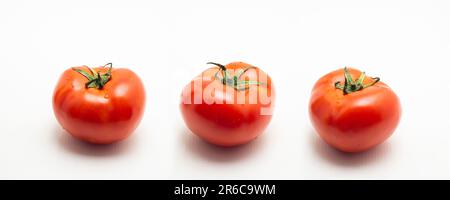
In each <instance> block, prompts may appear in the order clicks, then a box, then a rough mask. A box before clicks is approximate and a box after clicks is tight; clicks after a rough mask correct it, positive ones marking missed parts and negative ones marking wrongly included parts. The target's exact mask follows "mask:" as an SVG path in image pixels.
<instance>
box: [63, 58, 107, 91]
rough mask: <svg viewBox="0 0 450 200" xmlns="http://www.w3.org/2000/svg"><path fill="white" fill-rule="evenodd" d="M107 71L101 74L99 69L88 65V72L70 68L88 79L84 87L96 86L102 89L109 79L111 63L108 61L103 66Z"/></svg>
mask: <svg viewBox="0 0 450 200" xmlns="http://www.w3.org/2000/svg"><path fill="white" fill-rule="evenodd" d="M107 66H109V68H108V71H107V72H106V73H104V74H101V73H100V71H95V70H94V69H92V68H90V67H88V69H89V72H86V71H84V70H82V69H78V68H72V69H73V70H74V71H76V72H78V73H80V74H81V75H83V76H84V77H86V78H87V79H88V81H87V82H86V84H85V87H86V88H97V89H99V90H101V89H103V87H104V86H105V85H106V84H107V83H108V82H109V81H110V80H111V78H112V76H111V71H112V63H108V64H106V65H104V66H103V67H107Z"/></svg>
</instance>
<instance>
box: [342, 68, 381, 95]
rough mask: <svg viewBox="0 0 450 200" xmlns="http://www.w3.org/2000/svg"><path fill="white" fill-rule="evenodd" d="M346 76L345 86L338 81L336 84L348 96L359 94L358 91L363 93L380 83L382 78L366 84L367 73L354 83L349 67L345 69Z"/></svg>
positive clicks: (376, 78)
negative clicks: (364, 90) (354, 93)
mask: <svg viewBox="0 0 450 200" xmlns="http://www.w3.org/2000/svg"><path fill="white" fill-rule="evenodd" d="M344 76H345V82H344V85H341V82H340V81H338V82H336V83H335V84H334V86H335V87H336V89H340V90H342V91H344V95H347V94H350V93H353V92H357V91H361V90H363V89H365V88H368V87H371V86H373V85H375V84H376V83H378V82H379V81H380V78H378V77H375V78H372V79H373V80H374V81H373V82H371V83H369V84H364V80H365V79H366V73H365V72H363V73H361V76H359V78H358V80H356V81H354V80H353V78H352V75H351V74H350V72H349V71H348V68H347V67H345V68H344Z"/></svg>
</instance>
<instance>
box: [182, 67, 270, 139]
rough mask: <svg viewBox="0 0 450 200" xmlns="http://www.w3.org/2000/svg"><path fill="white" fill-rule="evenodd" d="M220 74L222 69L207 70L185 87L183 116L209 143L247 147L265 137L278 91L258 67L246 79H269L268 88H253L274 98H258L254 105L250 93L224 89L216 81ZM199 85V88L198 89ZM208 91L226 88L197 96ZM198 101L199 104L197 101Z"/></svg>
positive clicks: (266, 85) (232, 68)
mask: <svg viewBox="0 0 450 200" xmlns="http://www.w3.org/2000/svg"><path fill="white" fill-rule="evenodd" d="M249 66H251V65H249V64H247V63H243V62H234V63H230V64H228V65H226V68H227V69H228V70H238V69H242V68H245V67H249ZM217 71H218V68H215V67H214V68H210V69H208V70H206V71H204V72H203V73H202V74H201V75H199V76H197V77H196V78H195V79H194V80H192V81H191V83H190V84H188V85H187V86H186V87H185V88H184V90H183V95H182V97H181V104H180V109H181V114H182V116H183V119H184V121H185V122H186V125H187V127H188V128H189V129H190V130H191V131H192V132H193V133H194V134H196V135H197V136H199V137H200V138H202V139H204V140H205V141H207V142H208V143H211V144H214V145H217V146H223V147H233V146H238V145H242V144H246V143H248V142H250V141H252V140H254V139H255V138H257V137H258V136H259V135H261V134H262V133H263V131H264V130H265V129H266V127H267V126H268V124H269V122H270V120H271V118H272V115H271V111H273V106H274V99H275V91H274V88H273V86H272V81H271V78H270V77H269V76H268V75H267V74H266V73H264V72H262V71H261V70H260V69H258V68H255V70H254V71H252V72H251V73H246V74H245V76H246V77H247V78H246V80H261V78H260V77H259V76H265V77H266V78H264V82H265V83H267V84H265V85H264V86H263V85H253V86H250V87H251V88H252V89H253V91H257V93H258V95H263V96H267V97H270V99H271V100H270V102H269V101H265V102H262V101H261V100H260V99H258V101H257V102H255V103H254V104H253V103H250V101H248V100H249V99H250V96H251V94H250V93H251V92H250V90H247V91H237V90H235V89H233V88H230V87H228V86H224V85H223V84H222V83H221V82H220V81H218V80H216V79H215V78H214V74H215V73H216V72H217ZM196 84H198V85H199V87H195V86H194V85H196ZM208 88H223V89H217V90H215V91H214V92H213V94H214V95H212V96H211V97H204V96H196V94H202V93H205V92H208ZM253 94H255V93H253ZM195 98H197V101H198V103H195V102H194V101H195ZM233 98H234V100H235V101H234V103H212V104H211V103H208V102H227V100H230V99H233ZM244 99H245V100H247V101H245V100H244ZM186 102H191V103H186ZM228 102H230V101H228ZM237 102H245V103H237ZM261 110H266V111H267V110H270V113H265V114H262V113H261Z"/></svg>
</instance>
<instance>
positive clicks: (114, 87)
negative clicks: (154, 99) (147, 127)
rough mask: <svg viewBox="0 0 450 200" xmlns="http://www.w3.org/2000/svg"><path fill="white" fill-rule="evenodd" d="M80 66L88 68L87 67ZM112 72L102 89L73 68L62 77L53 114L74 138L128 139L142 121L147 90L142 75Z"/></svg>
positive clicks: (120, 70) (104, 141)
mask: <svg viewBox="0 0 450 200" xmlns="http://www.w3.org/2000/svg"><path fill="white" fill-rule="evenodd" d="M78 68H79V69H83V70H85V71H88V68H87V67H85V66H82V67H78ZM94 70H99V71H103V72H105V70H106V69H105V68H94ZM111 73H112V78H111V80H110V81H109V82H108V83H107V84H106V85H105V86H104V88H103V89H97V88H89V89H87V88H86V87H85V83H86V82H87V79H86V78H85V77H84V76H82V75H81V74H79V73H78V72H75V71H74V70H72V69H68V70H66V71H65V72H64V73H63V74H62V76H61V78H60V79H59V81H58V84H57V85H56V88H55V91H54V94H53V110H54V114H55V116H56V119H57V120H58V122H59V123H60V124H61V126H62V127H63V128H64V129H65V130H66V131H67V132H68V133H70V134H71V135H72V136H74V137H75V138H78V139H80V140H82V141H86V142H89V143H94V144H110V143H114V142H117V141H120V140H123V139H125V138H127V137H128V136H129V135H130V134H131V133H132V132H133V131H134V130H135V129H136V127H137V126H138V124H139V122H140V121H141V118H142V116H143V113H144V108H145V90H144V86H143V84H142V82H141V80H140V78H139V77H138V76H137V75H136V74H135V73H134V72H132V71H131V70H128V69H124V68H117V69H112V72H111Z"/></svg>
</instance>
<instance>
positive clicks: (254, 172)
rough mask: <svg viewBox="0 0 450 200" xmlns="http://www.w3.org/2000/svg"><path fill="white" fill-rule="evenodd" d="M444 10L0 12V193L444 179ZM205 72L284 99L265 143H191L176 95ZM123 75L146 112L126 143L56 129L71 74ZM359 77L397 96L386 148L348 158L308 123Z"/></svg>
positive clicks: (46, 4) (29, 4) (403, 5)
mask: <svg viewBox="0 0 450 200" xmlns="http://www.w3.org/2000/svg"><path fill="white" fill-rule="evenodd" d="M449 11H450V4H449V3H448V1H444V0H443V1H425V0H424V1H406V0H405V1H390V0H389V1H356V0H355V1H331V0H330V1H257V0H255V1H245V2H243V1H240V0H236V1H221V2H216V1H207V0H205V1H181V0H180V1H173V0H172V1H152V2H147V1H129V0H127V1H106V0H105V1H88V0H83V1H71V2H69V1H56V0H55V1H48V0H42V1H12V0H11V1H6V0H2V1H0V63H1V64H0V69H1V76H0V83H1V86H0V88H1V90H2V91H1V96H0V97H1V98H0V112H1V115H0V136H1V138H0V163H1V164H0V178H1V179H116V178H119V179H135V178H137V179H366V178H369V179H417V178H418V179H422V178H423V179H428V178H433V179H434V178H436V179H448V178H450V170H449V169H450V134H449V132H450V123H449V117H448V114H447V113H448V111H449V110H450V106H449V102H450V82H449V81H448V77H449V76H448V73H449V72H450V68H449V64H450V59H449V55H450V26H449V22H450V12H449ZM208 61H215V62H220V63H228V62H231V61H245V62H248V63H251V64H253V65H256V66H259V67H261V68H262V69H263V70H265V71H266V72H268V73H269V74H270V75H271V76H272V78H273V80H274V83H275V86H276V89H277V104H276V109H275V116H274V118H273V120H272V123H271V125H270V127H269V128H268V129H267V131H266V133H265V134H264V135H263V136H262V137H260V138H259V139H258V140H256V141H254V142H253V143H251V144H249V145H247V146H243V147H240V148H236V149H228V150H226V149H220V148H216V147H212V146H210V145H206V144H204V143H202V142H201V141H199V140H198V139H197V138H196V137H195V136H193V135H191V134H189V131H187V129H186V127H185V125H184V122H183V121H182V119H181V116H180V113H179V110H178V101H179V95H180V93H181V89H182V88H183V87H184V85H185V84H187V83H188V82H189V80H190V79H191V78H193V77H194V76H196V75H197V74H199V73H200V72H201V71H202V70H204V69H206V68H207V66H206V65H205V64H204V63H206V62H208ZM107 62H113V63H114V65H115V66H122V67H128V68H131V69H132V70H134V71H135V72H137V73H138V74H139V75H140V76H141V78H142V79H143V81H144V82H145V85H146V89H147V97H148V98H147V99H148V103H147V110H146V113H145V117H144V119H143V121H142V123H141V125H140V127H139V128H138V130H137V131H136V133H135V134H134V135H133V136H132V137H131V138H129V139H128V140H126V141H125V142H123V143H119V144H117V145H112V146H105V147H99V146H91V145H86V144H83V143H80V142H77V141H75V140H74V139H72V138H70V136H68V134H66V133H64V132H63V131H62V129H61V128H60V126H59V125H58V124H57V122H56V120H55V118H54V116H53V111H52V107H51V96H52V92H53V88H54V86H55V84H56V81H57V79H58V77H59V75H60V74H61V73H62V72H63V71H64V70H65V69H67V68H68V67H71V66H76V65H83V64H86V65H92V66H97V65H102V64H105V63H107ZM345 65H347V66H353V67H357V68H360V69H363V70H365V71H366V72H367V73H368V74H369V75H372V76H380V77H381V78H382V81H384V82H386V83H387V84H389V85H390V86H391V87H392V88H393V89H394V90H395V91H396V92H397V94H398V95H399V96H400V98H401V100H402V104H403V111H404V112H403V118H402V121H401V124H400V126H399V128H398V129H397V131H396V132H395V133H394V135H393V137H391V138H390V139H389V140H388V142H386V143H385V144H383V145H382V146H380V147H379V148H376V149H375V150H373V151H369V152H367V153H363V154H358V155H346V154H342V153H339V152H336V151H334V150H332V149H330V148H329V147H327V146H326V145H325V144H324V143H323V142H322V141H320V140H319V139H318V137H317V136H316V134H315V133H314V131H313V129H312V127H311V124H310V121H309V117H308V111H307V110H308V100H309V93H310V90H311V87H312V85H313V84H314V82H315V81H316V80H317V79H318V78H319V77H320V76H322V75H323V74H325V73H328V72H329V71H331V70H334V69H337V68H340V67H343V66H345Z"/></svg>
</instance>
